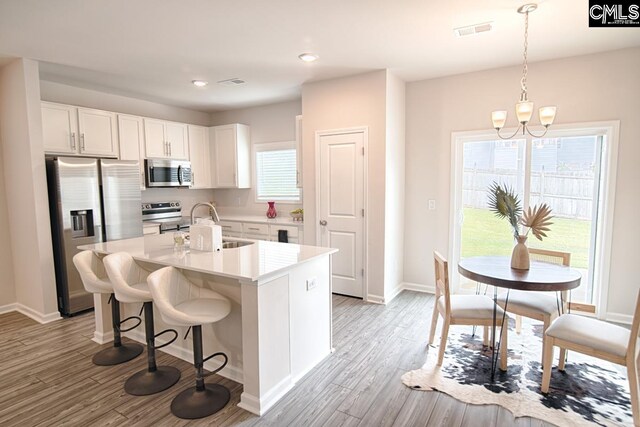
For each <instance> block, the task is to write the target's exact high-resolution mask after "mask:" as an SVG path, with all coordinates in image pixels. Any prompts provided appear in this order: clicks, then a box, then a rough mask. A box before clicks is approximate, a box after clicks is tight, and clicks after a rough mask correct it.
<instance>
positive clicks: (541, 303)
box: [498, 248, 571, 363]
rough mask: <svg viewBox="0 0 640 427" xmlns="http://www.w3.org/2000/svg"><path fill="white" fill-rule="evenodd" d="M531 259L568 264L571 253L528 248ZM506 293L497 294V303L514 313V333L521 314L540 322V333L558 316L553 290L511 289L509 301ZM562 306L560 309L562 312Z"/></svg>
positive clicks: (557, 305)
mask: <svg viewBox="0 0 640 427" xmlns="http://www.w3.org/2000/svg"><path fill="white" fill-rule="evenodd" d="M529 255H530V257H531V259H532V260H535V261H541V262H548V263H552V264H559V265H564V266H567V267H568V266H569V265H570V264H571V254H570V253H568V252H559V251H550V250H546V249H534V248H529ZM506 295H507V294H506V293H504V294H502V295H499V296H498V304H500V306H501V307H502V308H505V305H506V308H507V312H508V313H513V314H515V315H516V333H520V330H521V328H522V316H524V317H527V318H529V319H534V320H538V321H540V322H542V333H543V335H544V331H546V330H547V328H548V327H549V325H551V322H552V321H553V320H554V319H555V318H557V317H558V316H560V314H561V312H560V305H559V304H558V296H557V295H556V293H555V292H531V291H518V290H514V289H512V290H511V291H510V292H509V301H506ZM561 300H562V304H563V305H566V301H567V292H566V291H564V292H562V298H561ZM564 308H566V307H564V306H563V309H562V310H561V311H562V312H564ZM540 360H541V363H544V340H543V342H542V354H541V355H540Z"/></svg>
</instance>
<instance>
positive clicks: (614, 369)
mask: <svg viewBox="0 0 640 427" xmlns="http://www.w3.org/2000/svg"><path fill="white" fill-rule="evenodd" d="M523 320H524V319H523ZM441 322H442V319H440V323H441ZM512 324H513V321H512ZM438 326H440V324H439V325H438ZM481 335H482V328H478V330H477V333H476V335H475V337H473V336H472V327H470V326H451V327H450V328H449V343H448V345H447V348H446V351H445V357H444V362H443V364H442V366H441V367H438V366H436V362H437V358H438V346H437V345H436V346H434V347H430V348H429V349H428V352H427V361H426V363H425V365H424V366H423V367H422V368H421V369H417V370H415V371H410V372H407V373H406V374H404V375H403V376H402V382H403V383H404V384H405V385H407V386H408V387H411V388H413V389H415V390H437V391H441V392H444V393H446V394H448V395H450V396H452V397H454V398H455V399H458V400H460V401H463V402H466V403H471V404H476V405H483V404H495V405H500V406H503V407H504V408H506V409H508V410H509V411H511V412H512V413H513V415H514V416H515V417H523V416H528V417H534V418H539V419H542V420H545V421H547V422H550V423H552V424H556V425H559V426H576V425H585V426H592V425H603V426H633V418H632V415H631V403H630V400H629V399H630V397H629V383H628V381H627V379H626V370H625V369H624V367H618V366H617V365H614V364H612V363H609V362H606V361H603V360H600V359H595V358H591V357H588V356H583V355H581V354H579V353H575V352H568V355H569V356H568V360H567V363H566V365H565V369H566V370H565V372H560V371H558V369H557V362H558V350H557V348H556V354H555V358H554V368H553V371H552V373H551V386H550V390H549V394H547V395H544V394H542V393H541V392H540V381H541V379H542V367H541V364H540V358H541V351H542V340H541V335H542V325H541V324H540V325H537V324H533V323H528V322H527V321H526V320H525V321H524V322H523V325H522V333H521V334H520V335H518V334H516V333H515V330H514V329H513V328H510V330H509V346H508V347H509V361H508V370H507V372H502V371H500V369H499V368H496V375H495V381H494V382H493V383H492V382H491V381H490V370H491V352H490V350H489V349H488V348H486V347H485V348H483V346H482V336H481ZM435 343H439V337H436V340H435V341H434V344H435Z"/></svg>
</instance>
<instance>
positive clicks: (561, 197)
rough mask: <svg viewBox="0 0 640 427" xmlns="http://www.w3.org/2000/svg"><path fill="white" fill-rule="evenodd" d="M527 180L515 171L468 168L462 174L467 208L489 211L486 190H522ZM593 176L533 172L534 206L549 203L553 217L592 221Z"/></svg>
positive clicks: (577, 173) (582, 173) (572, 173)
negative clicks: (505, 186)
mask: <svg viewBox="0 0 640 427" xmlns="http://www.w3.org/2000/svg"><path fill="white" fill-rule="evenodd" d="M523 180H524V177H522V174H518V172H517V171H514V170H495V169H494V170H482V169H473V168H466V169H464V174H463V183H462V191H463V199H462V200H463V201H464V206H465V207H472V208H482V209H486V208H487V194H488V193H487V190H488V188H489V187H490V186H491V184H492V183H493V182H494V181H496V182H499V183H506V184H508V185H509V186H511V187H513V188H514V189H518V188H523V186H524V182H523ZM595 183H596V181H595V179H594V174H593V172H585V171H581V172H562V173H556V172H554V173H548V172H544V171H541V172H531V205H535V204H538V203H548V204H549V206H551V208H552V209H553V214H554V216H557V217H563V218H575V219H586V220H590V219H591V217H592V211H593V197H594V186H595Z"/></svg>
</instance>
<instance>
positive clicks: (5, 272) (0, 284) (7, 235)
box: [0, 92, 16, 312]
mask: <svg viewBox="0 0 640 427" xmlns="http://www.w3.org/2000/svg"><path fill="white" fill-rule="evenodd" d="M2 97H3V95H2V93H1V92H0V99H1V98H2ZM0 135H2V123H1V122H0ZM0 165H3V160H2V141H1V140H0ZM2 169H4V165H3V166H2ZM10 224H11V223H10V222H9V211H8V206H7V196H6V191H5V189H4V173H0V242H1V243H0V272H2V273H0V312H2V307H3V306H6V305H9V304H13V303H15V302H16V288H15V285H14V282H13V280H14V279H13V257H12V256H11V228H10V227H9V225H10Z"/></svg>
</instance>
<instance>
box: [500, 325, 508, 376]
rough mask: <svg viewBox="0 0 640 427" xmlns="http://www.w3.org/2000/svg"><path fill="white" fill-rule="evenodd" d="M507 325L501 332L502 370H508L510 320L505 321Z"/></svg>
mask: <svg viewBox="0 0 640 427" xmlns="http://www.w3.org/2000/svg"><path fill="white" fill-rule="evenodd" d="M504 322H505V325H504V326H503V327H502V330H501V331H500V332H501V334H502V338H501V339H500V370H501V371H506V370H507V353H508V351H509V346H508V344H507V335H509V328H508V327H507V325H506V324H507V323H508V322H509V319H504Z"/></svg>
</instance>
